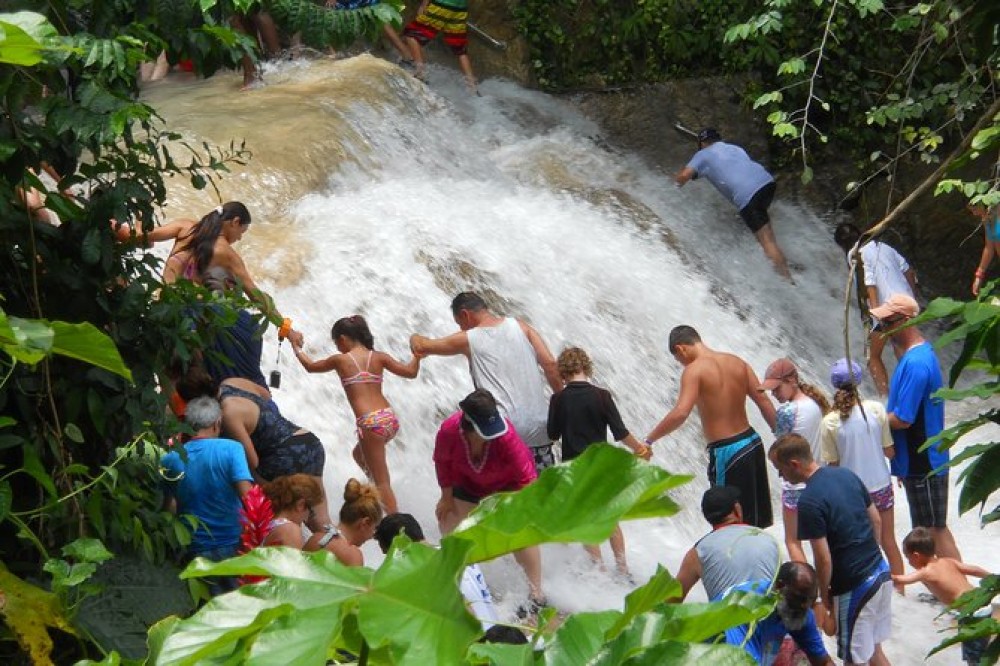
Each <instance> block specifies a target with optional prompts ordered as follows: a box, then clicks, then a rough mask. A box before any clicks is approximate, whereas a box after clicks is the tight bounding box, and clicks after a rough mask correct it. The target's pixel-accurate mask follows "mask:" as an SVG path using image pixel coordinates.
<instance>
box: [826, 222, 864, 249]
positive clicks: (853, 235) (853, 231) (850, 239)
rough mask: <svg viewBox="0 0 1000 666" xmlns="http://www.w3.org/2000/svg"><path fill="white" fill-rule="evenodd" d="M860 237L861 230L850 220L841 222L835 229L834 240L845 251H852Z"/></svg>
mask: <svg viewBox="0 0 1000 666" xmlns="http://www.w3.org/2000/svg"><path fill="white" fill-rule="evenodd" d="M859 238H861V232H860V231H858V228H857V227H856V226H854V225H853V224H851V223H850V222H841V223H840V224H838V225H837V228H836V229H834V230H833V242H834V243H836V244H837V245H839V246H840V249H842V250H843V251H844V252H850V251H851V248H852V247H854V245H855V244H856V243H857V242H858V239H859Z"/></svg>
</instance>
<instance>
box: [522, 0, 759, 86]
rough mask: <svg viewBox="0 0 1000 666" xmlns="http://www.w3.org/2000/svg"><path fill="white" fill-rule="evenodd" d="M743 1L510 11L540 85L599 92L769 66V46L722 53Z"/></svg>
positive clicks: (555, 5)
mask: <svg viewBox="0 0 1000 666" xmlns="http://www.w3.org/2000/svg"><path fill="white" fill-rule="evenodd" d="M745 6H746V3H745V2H744V1H743V0H714V1H713V2H701V3H693V2H685V1H684V0H626V1H624V2H612V1H611V0H584V1H583V2H576V1H575V0H523V1H522V2H520V3H518V4H517V5H515V7H514V9H513V12H514V16H515V18H516V19H517V20H518V29H519V31H520V33H521V34H522V35H523V36H524V37H525V39H526V40H527V42H528V47H529V57H530V59H531V64H532V68H533V71H534V75H535V80H536V81H537V82H538V85H540V86H541V87H542V88H545V89H550V90H567V89H578V88H585V89H586V88H602V87H605V86H614V85H618V84H627V83H632V82H643V81H656V80H661V79H663V78H665V77H668V76H685V77H688V76H696V75H699V74H718V72H719V70H720V69H722V70H730V71H732V70H740V71H742V70H744V69H746V68H748V67H751V66H753V65H755V64H756V63H758V62H761V61H764V62H769V61H770V59H771V58H772V57H773V48H772V47H771V46H770V45H768V44H762V45H760V46H759V47H757V48H754V49H748V50H747V51H745V52H742V51H741V52H738V51H736V50H733V49H730V50H728V51H727V50H724V49H722V48H720V46H721V44H722V37H723V33H724V31H725V26H726V25H727V24H728V23H729V22H730V20H731V18H730V17H731V16H733V15H738V14H739V13H741V12H742V11H743V9H744V7H745Z"/></svg>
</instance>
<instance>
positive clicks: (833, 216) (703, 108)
mask: <svg viewBox="0 0 1000 666" xmlns="http://www.w3.org/2000/svg"><path fill="white" fill-rule="evenodd" d="M514 1H515V0H475V1H474V3H473V5H472V7H471V8H470V9H471V12H470V20H471V22H472V23H474V24H475V25H476V26H478V27H479V28H481V29H482V30H483V31H484V32H486V33H487V34H488V35H489V36H490V37H492V38H494V39H496V40H499V41H501V42H503V43H504V44H505V45H506V49H504V50H500V49H497V48H495V47H493V46H490V45H489V43H488V41H487V40H484V39H482V38H480V37H477V36H476V35H475V34H474V33H473V34H470V41H469V53H470V57H471V58H472V61H473V66H474V67H475V69H476V72H477V75H478V76H479V77H480V78H486V77H489V76H501V77H504V78H508V79H512V80H514V81H517V82H518V83H521V84H522V85H526V86H529V87H530V86H531V85H532V80H531V79H532V75H531V68H530V64H529V57H528V49H527V44H526V43H525V41H524V40H523V39H522V38H521V37H520V35H518V33H517V21H516V20H515V19H514V18H513V17H512V15H511V14H512V12H511V7H512V3H513V2H514ZM442 55H444V56H447V57H449V58H450V54H443V53H442V54H437V58H436V59H437V60H438V61H443V60H444V59H443V58H441V56H442ZM432 57H433V56H432ZM452 60H453V59H452ZM746 84H747V78H745V77H714V78H704V79H687V80H678V81H670V82H666V83H659V84H650V85H643V86H637V87H634V88H624V89H617V90H613V91H609V92H596V93H580V94H576V95H574V96H573V99H574V100H575V101H576V103H577V104H578V105H579V106H580V108H581V109H582V110H583V111H584V112H585V113H586V114H587V115H588V116H590V117H591V118H592V119H593V120H594V121H596V122H597V123H599V124H600V125H601V127H602V128H603V129H604V131H605V133H606V136H607V138H608V140H609V141H610V142H611V143H612V144H614V145H615V147H618V148H621V149H623V150H627V151H629V152H632V153H634V154H636V155H639V156H641V157H642V158H643V159H644V160H646V162H647V163H648V164H649V165H650V166H651V167H653V168H656V169H659V170H662V171H663V172H664V174H665V175H672V174H673V173H675V172H676V171H677V170H678V169H680V168H681V167H682V166H683V165H684V164H685V163H686V161H687V160H688V158H690V156H691V154H692V153H693V152H694V150H695V149H696V146H695V143H694V141H693V139H691V138H690V137H687V136H685V135H684V134H682V133H680V132H678V131H677V130H675V129H673V125H674V123H677V122H679V123H681V124H682V125H684V126H686V127H688V128H690V129H692V130H697V129H699V128H701V127H706V126H711V127H716V128H717V129H718V130H719V131H720V132H721V134H722V136H723V138H724V139H725V140H727V141H732V142H733V143H737V144H739V145H741V146H743V147H744V148H746V150H747V152H748V153H750V155H751V156H753V158H754V159H756V160H758V161H759V162H761V163H762V164H764V165H765V166H767V167H768V168H769V169H770V170H771V171H772V173H774V175H775V178H776V179H777V180H778V182H779V187H780V192H781V196H782V197H785V198H789V197H790V198H795V199H798V200H800V201H801V202H802V204H803V205H806V206H809V207H810V208H811V209H812V210H814V211H816V212H817V214H818V215H819V216H820V217H821V218H823V219H825V220H826V221H827V223H828V224H829V225H830V234H831V243H832V242H833V240H832V235H833V229H834V227H836V225H837V224H839V223H840V222H845V221H849V222H853V223H854V224H856V225H858V227H859V228H862V229H863V228H866V227H869V226H871V225H873V224H875V223H877V222H878V221H879V220H881V219H882V217H883V216H884V215H885V212H886V200H887V196H888V193H889V187H890V186H891V185H894V190H893V203H897V202H898V201H900V200H901V199H902V198H904V197H905V196H906V194H908V193H909V192H910V191H912V189H913V188H914V187H916V186H917V185H918V184H919V183H920V182H921V180H922V179H923V178H924V177H926V176H927V174H929V173H930V172H931V171H932V170H933V168H934V166H936V165H931V166H928V165H925V164H922V163H919V162H910V163H903V164H901V165H900V168H899V170H898V172H897V173H896V174H895V178H894V181H893V182H892V183H890V182H889V181H887V180H885V179H882V178H879V179H876V180H874V181H872V182H871V183H870V184H869V185H868V186H867V187H866V189H865V190H864V192H863V194H862V196H861V197H858V198H856V200H855V201H853V202H849V203H848V204H847V205H846V206H843V204H844V200H845V195H846V194H847V192H846V185H847V183H849V182H851V181H858V180H862V179H863V178H864V177H865V175H866V174H863V173H861V172H859V170H858V168H857V165H856V164H855V163H854V162H853V161H852V160H849V159H844V160H842V161H837V160H829V159H827V158H823V159H822V160H821V163H818V164H814V165H813V168H814V169H815V179H814V180H813V182H812V183H810V184H809V185H808V186H803V185H802V183H801V180H800V178H799V174H800V169H801V165H800V164H799V163H798V162H791V163H783V161H784V160H786V159H787V157H785V156H784V155H778V154H774V153H772V152H771V147H770V144H769V136H770V126H769V125H768V124H767V123H766V122H764V121H763V120H762V119H759V118H756V117H755V116H754V115H753V113H751V110H750V109H749V107H748V105H747V104H746V103H745V100H744V95H743V91H744V90H745V89H746ZM966 177H968V178H975V177H976V174H975V173H968V174H966ZM982 236H983V234H982V230H981V229H977V221H976V220H975V219H974V218H972V216H971V215H969V214H968V213H966V212H965V209H964V200H962V198H961V197H959V196H957V195H952V196H947V197H934V196H931V195H925V196H924V197H922V198H921V199H920V200H919V201H918V202H916V203H915V204H914V205H912V206H911V208H910V209H909V211H908V212H907V213H906V214H905V215H904V216H903V217H902V218H901V219H900V220H899V221H897V222H896V223H895V224H894V225H893V226H892V228H891V229H890V230H889V231H888V232H887V233H886V234H885V236H884V238H883V240H884V241H885V242H887V243H889V244H890V245H892V246H894V247H895V248H896V249H897V250H898V251H899V252H900V253H901V254H903V256H905V257H906V258H907V260H909V261H910V263H911V264H912V265H913V266H914V267H915V268H916V270H917V274H918V277H919V280H920V287H921V292H922V296H923V297H924V298H927V299H930V298H934V297H936V296H951V297H955V298H968V297H969V287H970V285H971V282H972V273H973V271H974V270H975V267H976V263H977V262H978V260H979V256H980V253H981V252H982V248H983V238H982ZM998 270H1000V269H997V268H994V269H993V271H994V272H992V273H991V274H990V275H991V276H993V275H995V274H996V271H998Z"/></svg>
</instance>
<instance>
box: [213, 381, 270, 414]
mask: <svg viewBox="0 0 1000 666" xmlns="http://www.w3.org/2000/svg"><path fill="white" fill-rule="evenodd" d="M230 396H234V397H237V398H246V399H247V400H249V401H250V402H252V403H254V404H255V405H257V407H259V408H260V409H261V410H264V409H266V405H267V400H265V399H264V398H262V397H260V396H259V395H257V394H256V393H253V392H251V391H247V390H246V389H241V388H239V387H238V386H231V385H229V384H223V385H222V386H221V387H220V388H219V399H220V401H221V400H225V399H226V398H228V397H230Z"/></svg>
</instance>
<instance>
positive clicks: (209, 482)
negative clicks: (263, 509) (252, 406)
mask: <svg viewBox="0 0 1000 666" xmlns="http://www.w3.org/2000/svg"><path fill="white" fill-rule="evenodd" d="M184 420H185V422H186V423H187V424H188V425H190V426H191V428H192V429H193V430H194V431H195V434H194V436H193V437H192V438H191V439H190V440H189V441H188V442H187V443H186V444H184V445H183V447H184V455H183V456H182V455H181V454H180V453H179V452H178V451H171V452H170V453H168V454H166V455H165V456H163V458H162V459H161V460H160V466H161V470H160V473H161V475H162V476H163V478H164V479H165V481H166V487H165V496H166V499H165V504H166V508H167V509H168V510H170V511H172V512H174V513H182V514H187V515H190V516H193V517H194V518H196V519H197V526H196V527H195V530H194V534H193V535H192V537H191V545H190V546H188V555H189V556H190V557H192V558H194V557H205V558H208V559H210V560H212V561H215V562H218V561H221V560H225V559H228V558H230V557H234V556H235V555H236V553H237V550H238V548H239V545H240V532H241V530H242V527H241V525H240V508H241V506H242V499H243V497H244V496H245V495H246V494H247V492H248V491H249V490H250V484H251V483H252V481H253V477H252V476H251V475H250V468H249V466H248V465H247V458H246V454H245V453H244V452H243V446H242V445H241V444H240V443H239V442H237V441H235V440H232V439H219V431H220V429H221V427H222V408H221V407H220V406H219V402H218V401H217V400H216V399H215V398H211V397H207V396H203V397H200V398H195V399H194V400H192V401H191V402H189V403H188V404H187V409H186V410H185V412H184ZM206 582H207V583H208V585H209V589H210V591H211V592H212V593H213V594H220V593H221V592H226V591H229V590H232V589H235V588H236V580H235V579H230V578H221V577H215V578H212V579H206Z"/></svg>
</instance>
